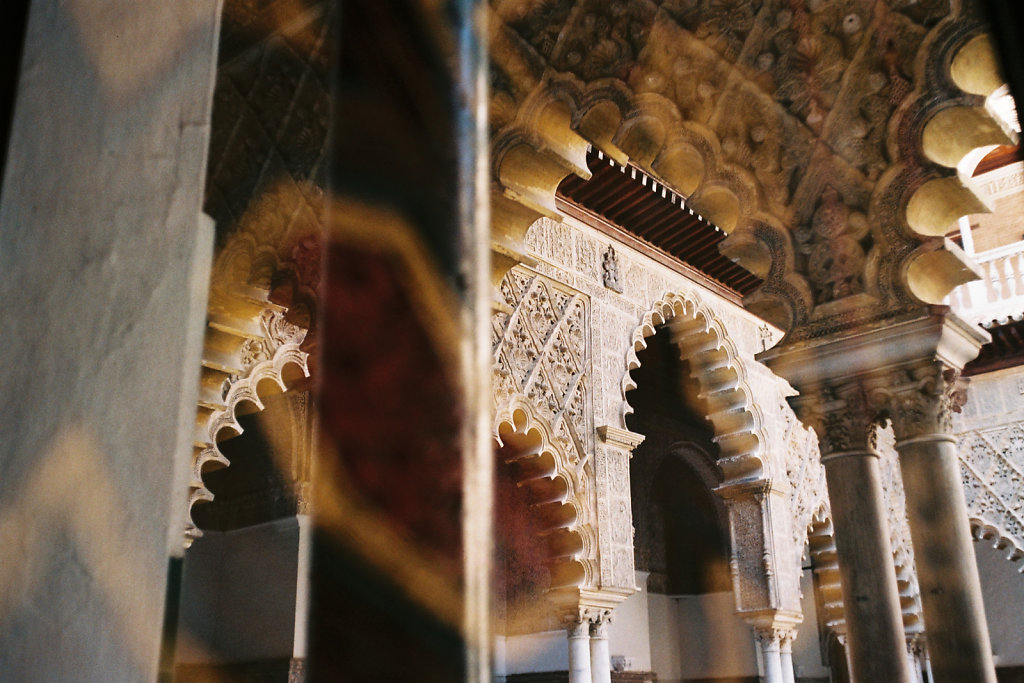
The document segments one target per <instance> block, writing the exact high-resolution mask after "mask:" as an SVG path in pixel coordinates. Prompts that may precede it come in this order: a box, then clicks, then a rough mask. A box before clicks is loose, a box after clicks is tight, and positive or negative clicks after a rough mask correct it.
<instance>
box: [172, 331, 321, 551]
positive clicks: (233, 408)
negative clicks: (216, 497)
mask: <svg viewBox="0 0 1024 683" xmlns="http://www.w3.org/2000/svg"><path fill="white" fill-rule="evenodd" d="M308 359H309V354H307V353H306V352H305V351H302V350H300V349H299V344H298V343H289V344H284V345H282V346H280V347H279V348H278V349H277V351H276V352H275V353H274V356H273V358H270V359H267V360H264V361H261V362H259V363H256V364H255V365H253V366H252V367H251V368H250V369H249V371H248V373H247V374H246V375H245V376H244V377H239V378H236V379H235V380H234V381H232V382H230V383H229V384H227V385H226V386H225V387H224V389H223V393H224V403H225V406H224V408H223V409H220V410H214V411H212V412H211V413H210V414H209V415H208V416H207V417H206V419H205V421H203V422H201V423H200V424H199V425H197V428H198V430H199V433H198V435H197V438H196V445H195V446H194V447H193V449H192V450H193V452H192V468H191V470H190V479H189V489H190V490H189V498H188V519H187V520H186V525H185V536H186V543H191V541H192V540H193V539H195V538H198V537H200V536H202V531H201V530H200V529H199V528H198V527H197V526H196V524H195V522H194V521H193V519H192V508H193V507H194V506H195V505H196V504H198V503H203V502H209V501H212V500H213V493H212V492H211V491H210V490H209V489H208V488H207V487H206V484H205V482H204V481H203V473H204V472H205V471H209V470H210V469H211V468H213V469H216V468H220V467H227V466H229V465H230V464H231V462H230V461H229V460H228V459H227V457H225V456H224V454H223V453H222V452H221V450H220V448H219V446H218V441H220V440H222V439H219V436H220V433H221V432H222V431H224V430H228V431H230V432H233V434H232V436H239V435H241V434H242V432H243V429H242V425H241V423H239V421H238V414H239V412H238V410H239V407H240V406H241V405H242V404H243V403H250V404H252V405H253V406H254V407H255V408H256V409H257V410H263V407H264V406H263V400H262V398H264V397H266V396H268V391H267V390H266V389H265V388H264V389H263V390H262V393H261V387H265V386H266V385H267V384H269V385H270V386H271V387H275V388H277V389H280V391H282V392H283V391H287V390H288V384H289V383H290V381H289V380H290V377H289V376H288V374H287V373H288V370H289V366H294V367H295V369H296V370H297V371H298V372H300V373H301V374H302V376H303V377H309V364H308ZM273 393H278V392H277V391H273Z"/></svg>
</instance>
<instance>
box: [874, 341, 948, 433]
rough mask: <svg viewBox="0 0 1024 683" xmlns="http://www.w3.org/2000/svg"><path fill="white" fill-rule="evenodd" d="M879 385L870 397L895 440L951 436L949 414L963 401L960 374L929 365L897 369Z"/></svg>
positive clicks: (933, 363) (928, 363) (941, 365)
mask: <svg viewBox="0 0 1024 683" xmlns="http://www.w3.org/2000/svg"><path fill="white" fill-rule="evenodd" d="M876 381H878V380H876ZM881 381H882V382H883V383H884V386H880V387H879V388H878V389H876V390H875V391H874V392H873V394H874V395H875V396H876V397H878V398H877V403H879V404H880V405H882V406H884V408H885V409H886V411H887V413H888V415H889V417H890V418H891V419H892V426H893V433H894V434H895V435H896V439H897V440H899V441H905V440H907V439H916V438H920V437H924V436H933V435H946V436H948V435H951V434H952V433H953V413H954V412H956V413H958V412H960V409H961V408H962V407H963V405H964V403H965V402H966V401H967V380H966V379H962V378H961V377H960V370H958V369H956V368H953V367H950V366H948V365H946V364H944V363H942V362H939V361H932V362H926V363H920V364H917V365H914V366H910V367H901V368H899V369H897V370H894V371H891V372H889V373H888V374H887V375H886V376H884V377H883V378H881Z"/></svg>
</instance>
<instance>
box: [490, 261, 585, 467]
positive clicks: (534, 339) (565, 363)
mask: <svg viewBox="0 0 1024 683" xmlns="http://www.w3.org/2000/svg"><path fill="white" fill-rule="evenodd" d="M501 296H502V299H503V301H504V303H505V304H506V305H507V307H508V308H507V309H504V310H501V311H497V312H496V313H495V314H494V316H493V317H492V330H491V342H492V345H493V346H492V353H493V362H494V384H495V386H494V395H495V398H496V400H497V401H498V404H499V405H501V404H502V403H504V402H505V401H506V400H508V399H509V398H511V397H512V396H515V395H523V396H526V397H527V398H528V399H529V401H530V403H531V405H533V406H534V407H535V408H536V409H537V410H538V412H539V414H540V415H541V416H542V417H543V418H544V420H545V421H546V422H547V424H548V426H549V428H550V429H551V438H552V441H553V442H555V443H556V444H558V445H559V446H560V447H561V450H562V452H563V453H564V455H565V456H566V457H567V458H568V461H569V463H570V465H571V466H572V467H573V468H575V469H576V470H577V471H579V470H580V469H581V468H582V466H583V464H584V463H586V462H587V460H588V454H590V453H592V452H593V443H592V441H593V438H594V436H593V435H594V429H593V425H592V424H591V423H592V421H593V417H592V411H591V410H590V391H589V377H590V352H589V343H588V339H587V336H586V335H585V333H584V330H586V329H587V325H588V321H587V316H588V307H587V299H586V298H585V297H584V296H583V295H582V294H580V293H578V292H574V291H572V290H570V289H568V288H566V287H564V286H562V285H559V284H557V283H555V282H553V281H551V280H548V279H547V278H545V277H543V276H541V275H538V274H536V273H533V272H531V271H529V270H526V269H524V268H514V269H513V270H512V271H511V272H510V273H509V274H508V275H507V276H506V277H505V279H504V280H502V283H501Z"/></svg>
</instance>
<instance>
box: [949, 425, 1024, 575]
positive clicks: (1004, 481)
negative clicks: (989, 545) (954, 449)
mask: <svg viewBox="0 0 1024 683" xmlns="http://www.w3.org/2000/svg"><path fill="white" fill-rule="evenodd" d="M958 451H959V454H960V468H961V471H962V472H963V481H964V494H965V495H966V496H967V513H968V516H969V517H970V518H971V527H972V529H973V530H974V534H975V536H976V537H977V538H979V539H980V538H986V539H991V540H993V541H994V542H995V545H996V547H997V548H1000V549H1007V550H1008V557H1009V559H1011V560H1019V559H1020V558H1021V557H1024V425H1021V424H1020V423H1013V424H1009V425H1003V426H1001V427H997V428H994V429H985V430H976V431H971V432H967V433H966V434H962V435H960V442H959V447H958ZM1021 572H1024V567H1022V568H1021Z"/></svg>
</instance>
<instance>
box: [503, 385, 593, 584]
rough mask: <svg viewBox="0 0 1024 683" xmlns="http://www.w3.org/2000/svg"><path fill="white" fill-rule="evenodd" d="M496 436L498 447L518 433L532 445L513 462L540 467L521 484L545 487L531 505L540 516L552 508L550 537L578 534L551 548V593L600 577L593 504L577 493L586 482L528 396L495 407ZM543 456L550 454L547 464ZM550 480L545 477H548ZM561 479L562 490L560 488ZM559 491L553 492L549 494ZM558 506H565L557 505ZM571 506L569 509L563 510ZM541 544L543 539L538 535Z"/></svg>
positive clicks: (515, 398) (549, 524)
mask: <svg viewBox="0 0 1024 683" xmlns="http://www.w3.org/2000/svg"><path fill="white" fill-rule="evenodd" d="M492 434H493V437H494V439H495V441H496V443H497V444H498V446H505V445H513V446H514V445H515V444H514V443H512V441H513V439H514V438H516V437H518V438H520V439H523V440H524V441H526V442H527V443H529V444H530V445H529V446H528V448H527V450H524V451H523V452H522V453H520V454H517V456H516V457H515V458H513V459H512V460H511V461H509V462H525V461H532V462H534V463H538V464H539V465H540V466H539V467H536V468H534V469H532V470H531V473H530V475H529V476H528V477H521V478H520V480H519V481H518V483H517V485H518V486H520V487H525V488H528V489H529V488H531V487H532V488H534V489H536V488H541V489H542V490H543V491H544V492H545V493H546V494H547V495H545V496H544V498H543V499H542V500H541V502H539V503H537V504H535V505H533V506H532V508H533V509H534V510H535V511H537V514H538V515H541V514H545V513H546V512H548V511H550V513H553V514H550V516H549V520H548V524H547V525H548V526H549V527H550V529H549V531H548V535H550V534H552V533H554V532H558V531H564V532H568V534H572V535H573V536H574V539H573V540H570V541H568V542H564V541H563V542H562V543H560V544H559V545H560V546H561V547H562V548H563V549H562V550H552V548H551V544H548V548H549V560H550V564H549V569H550V572H551V586H550V587H549V592H550V593H552V594H557V593H558V592H559V591H566V590H568V591H572V590H574V589H577V588H580V587H592V586H594V585H595V584H596V580H597V577H598V576H599V574H598V572H597V567H596V564H597V562H596V549H597V541H596V538H595V534H594V528H593V525H592V524H591V523H590V519H589V517H590V515H589V512H588V511H589V506H588V505H587V504H586V503H585V502H584V501H581V500H580V495H579V492H580V491H581V490H582V489H583V488H584V487H583V486H582V484H583V482H581V481H579V478H578V476H577V475H576V473H575V472H574V471H573V469H572V468H571V467H569V466H568V460H567V458H566V457H565V454H564V453H562V452H561V450H560V449H559V448H558V446H557V444H555V442H554V441H553V440H552V438H551V430H550V429H549V427H548V425H547V424H546V423H545V421H544V420H543V419H542V418H540V417H539V416H538V415H537V414H536V412H535V411H534V409H533V406H532V405H531V404H530V402H529V400H528V399H527V398H526V397H525V396H522V395H517V396H513V397H512V398H511V399H510V400H509V401H508V402H507V403H506V404H505V405H504V406H502V407H501V408H499V409H498V410H497V411H495V419H494V426H493V430H492ZM544 456H549V457H550V459H551V465H550V466H548V465H547V464H546V463H545V462H542V461H543V460H544ZM545 480H546V481H545ZM559 481H561V482H562V483H563V484H564V486H565V489H564V492H563V491H561V490H559V489H558V488H557V482H559ZM552 491H555V493H554V494H552V493H551V492H552ZM544 506H548V507H547V509H544ZM556 506H561V507H560V508H559V507H556ZM567 507H568V508H571V511H572V512H571V513H569V511H568V510H566V509H565V508H567ZM539 541H540V542H543V539H539Z"/></svg>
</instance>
